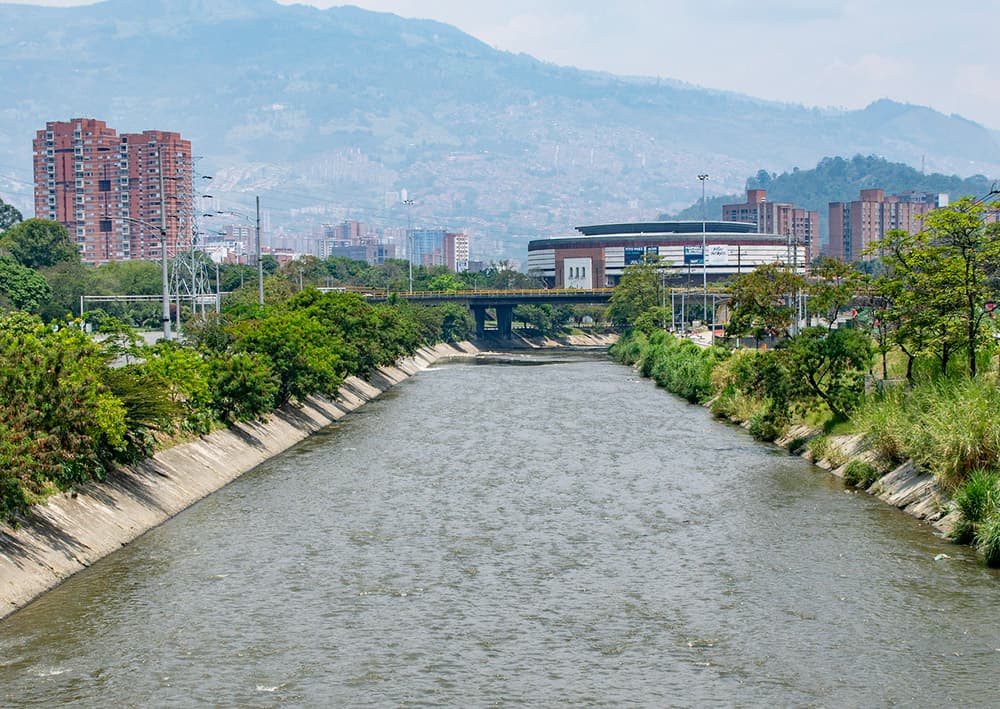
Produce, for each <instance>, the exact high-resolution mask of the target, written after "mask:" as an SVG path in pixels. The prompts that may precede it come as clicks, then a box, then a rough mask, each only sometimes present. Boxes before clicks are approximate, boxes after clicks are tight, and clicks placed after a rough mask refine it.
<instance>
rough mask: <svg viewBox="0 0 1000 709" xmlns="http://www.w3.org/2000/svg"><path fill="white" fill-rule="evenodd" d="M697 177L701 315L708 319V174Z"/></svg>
mask: <svg viewBox="0 0 1000 709" xmlns="http://www.w3.org/2000/svg"><path fill="white" fill-rule="evenodd" d="M698 179H699V180H701V287H702V291H703V297H704V302H703V303H702V316H703V317H704V318H705V320H706V321H708V249H707V248H706V241H707V240H706V236H705V182H706V181H707V180H708V175H707V174H702V175H698ZM712 334H713V335H714V334H715V333H714V332H713V333H712Z"/></svg>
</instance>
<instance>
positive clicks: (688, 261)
mask: <svg viewBox="0 0 1000 709" xmlns="http://www.w3.org/2000/svg"><path fill="white" fill-rule="evenodd" d="M704 253H705V252H704V251H702V250H701V247H700V246H685V247H684V265H685V266H691V265H701V264H702V263H704V262H705V256H704Z"/></svg>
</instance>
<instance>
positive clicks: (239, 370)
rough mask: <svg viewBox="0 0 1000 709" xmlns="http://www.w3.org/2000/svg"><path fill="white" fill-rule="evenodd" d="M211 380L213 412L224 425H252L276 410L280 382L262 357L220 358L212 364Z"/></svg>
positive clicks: (239, 354) (233, 356)
mask: <svg viewBox="0 0 1000 709" xmlns="http://www.w3.org/2000/svg"><path fill="white" fill-rule="evenodd" d="M209 377H210V380H211V384H212V386H211V389H212V408H213V409H214V410H215V412H216V414H217V415H218V417H219V419H220V420H221V421H224V422H230V421H251V420H253V419H256V418H260V417H261V416H263V415H264V414H266V413H268V412H270V411H271V410H272V409H273V408H274V404H275V399H276V398H277V396H278V379H277V377H276V376H275V375H274V373H273V372H272V371H271V368H270V365H269V362H268V361H267V358H266V357H264V356H262V355H257V354H253V353H250V352H237V353H236V354H233V355H231V356H225V357H216V358H214V359H212V360H211V362H210V363H209Z"/></svg>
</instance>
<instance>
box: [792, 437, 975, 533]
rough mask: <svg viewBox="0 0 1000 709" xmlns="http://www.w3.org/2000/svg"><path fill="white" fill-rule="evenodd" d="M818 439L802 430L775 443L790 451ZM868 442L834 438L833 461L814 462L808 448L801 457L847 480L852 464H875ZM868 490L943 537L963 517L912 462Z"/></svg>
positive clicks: (931, 476)
mask: <svg viewBox="0 0 1000 709" xmlns="http://www.w3.org/2000/svg"><path fill="white" fill-rule="evenodd" d="M816 435H818V433H817V432H816V431H814V430H811V429H808V428H805V427H799V428H796V429H793V430H792V431H790V432H789V433H788V434H787V435H786V436H785V437H784V438H782V439H779V440H778V441H775V443H777V444H778V445H780V446H783V447H786V448H787V447H788V446H789V445H791V444H792V443H793V442H794V441H802V440H806V439H809V438H812V437H814V436H816ZM864 438H865V437H864V435H863V434H853V435H847V436H833V437H831V438H830V439H829V446H828V448H829V450H831V451H833V452H834V455H833V459H832V460H831V459H830V458H822V459H820V460H814V459H813V457H812V455H811V454H810V453H809V452H808V448H807V447H805V446H803V447H802V449H801V454H802V455H803V456H804V457H805V458H806V459H808V460H809V461H811V462H812V463H813V464H814V465H817V466H819V467H821V468H823V469H824V470H827V471H829V472H830V473H832V474H833V475H836V476H837V477H839V478H843V477H844V473H845V471H846V470H847V466H848V465H849V464H850V463H851V461H854V460H858V461H861V462H863V463H868V464H873V463H875V461H876V456H875V453H874V451H872V450H871V449H870V448H869V447H868V446H867V445H866V444H865V440H864ZM793 452H795V451H793ZM864 490H865V492H867V493H868V494H869V495H874V496H875V497H877V498H879V499H880V500H882V501H883V502H885V503H886V504H888V505H892V506H893V507H896V508H898V509H900V510H902V511H903V512H905V513H906V514H908V515H911V516H912V517H916V518H917V519H919V520H921V521H922V522H926V523H927V524H929V525H930V526H931V527H932V528H933V529H934V530H935V531H936V532H937V533H938V534H940V535H942V536H949V535H951V533H952V531H954V529H955V525H956V524H958V522H959V521H960V519H961V513H960V512H958V511H957V510H952V509H951V504H950V500H949V498H948V496H947V495H946V494H945V493H944V492H943V491H942V490H941V486H940V485H939V484H938V481H937V478H935V477H934V476H933V475H931V474H930V473H922V472H920V471H919V470H917V468H916V467H915V466H914V464H913V462H912V461H906V462H904V463H903V464H901V465H899V466H897V467H896V468H893V469H892V470H890V471H889V472H887V473H885V474H884V475H882V476H881V477H880V478H878V480H876V481H875V482H874V483H872V484H871V485H870V486H869V487H868V488H865V489H864Z"/></svg>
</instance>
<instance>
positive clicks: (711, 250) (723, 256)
mask: <svg viewBox="0 0 1000 709" xmlns="http://www.w3.org/2000/svg"><path fill="white" fill-rule="evenodd" d="M708 265H709V266H728V265H729V247H728V246H726V245H724V244H712V245H711V246H709V247H708Z"/></svg>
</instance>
